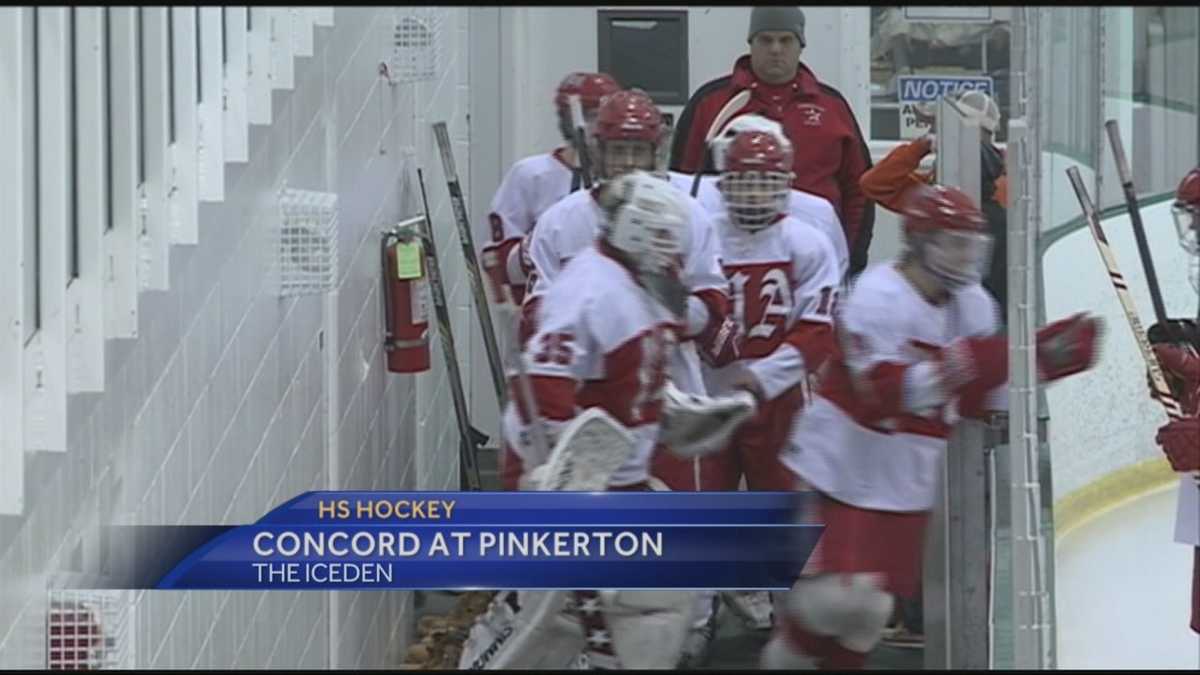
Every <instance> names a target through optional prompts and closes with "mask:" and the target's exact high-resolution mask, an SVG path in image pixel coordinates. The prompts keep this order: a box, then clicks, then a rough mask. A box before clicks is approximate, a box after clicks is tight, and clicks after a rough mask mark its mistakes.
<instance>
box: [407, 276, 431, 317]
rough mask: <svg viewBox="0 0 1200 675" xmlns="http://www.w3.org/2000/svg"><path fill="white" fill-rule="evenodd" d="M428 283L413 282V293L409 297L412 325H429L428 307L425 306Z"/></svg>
mask: <svg viewBox="0 0 1200 675" xmlns="http://www.w3.org/2000/svg"><path fill="white" fill-rule="evenodd" d="M427 287H428V283H427V282H426V281H425V279H420V280H419V281H415V282H413V288H412V290H413V292H412V295H411V296H409V297H410V302H411V303H412V306H411V312H412V322H413V323H429V307H428V306H427V305H426V304H425V291H426V290H427Z"/></svg>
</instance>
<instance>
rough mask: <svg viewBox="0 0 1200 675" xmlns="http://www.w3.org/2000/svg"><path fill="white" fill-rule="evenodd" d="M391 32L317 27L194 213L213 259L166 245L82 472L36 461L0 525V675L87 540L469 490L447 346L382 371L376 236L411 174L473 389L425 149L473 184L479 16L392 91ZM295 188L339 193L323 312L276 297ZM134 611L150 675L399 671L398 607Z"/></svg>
mask: <svg viewBox="0 0 1200 675" xmlns="http://www.w3.org/2000/svg"><path fill="white" fill-rule="evenodd" d="M394 11H397V10H393V9H391V8H386V9H385V8H351V9H341V8H337V9H336V10H335V11H334V22H333V26H332V27H317V28H315V29H314V30H315V32H314V51H313V55H312V56H311V57H297V58H296V60H295V62H294V72H295V78H294V80H295V81H294V85H295V88H294V89H292V90H278V89H277V90H276V91H275V92H274V94H273V95H272V104H273V105H272V107H273V110H272V124H270V125H268V126H253V127H252V128H251V130H250V136H249V139H250V143H249V148H250V152H249V161H248V162H246V163H244V164H243V163H238V164H228V165H227V166H226V171H225V181H226V182H225V195H224V196H225V199H224V200H223V201H218V202H205V203H203V204H201V205H200V207H199V233H198V234H199V243H198V244H196V245H194V246H173V247H172V249H171V253H170V255H171V261H170V263H171V264H170V266H169V269H170V276H171V278H170V287H169V290H166V291H145V292H143V293H141V295H140V298H139V312H138V316H139V324H140V325H139V327H138V335H139V337H138V338H137V339H136V340H127V341H126V340H109V341H108V342H107V344H106V362H105V382H106V384H107V387H106V389H105V391H104V392H103V393H102V394H95V395H79V396H74V397H72V399H71V401H70V411H69V415H68V419H67V420H66V421H65V424H66V425H67V427H68V439H69V448H68V452H66V453H65V454H62V455H55V456H49V455H45V454H34V455H30V456H29V466H28V470H27V472H26V481H27V482H26V484H27V486H29V488H28V490H27V492H28V493H30V497H29V499H27V501H26V510H25V513H24V515H23V516H20V517H13V518H7V517H6V518H3V519H0V578H3V579H4V580H5V581H4V583H2V584H0V668H11V667H29V668H41V667H44V666H45V659H46V654H45V627H44V626H45V617H46V610H47V600H46V593H45V588H46V586H47V583H48V581H49V579H50V576H51V575H52V574H55V573H57V572H58V571H60V570H63V569H66V568H67V567H68V566H70V565H71V564H72V560H71V558H72V557H74V555H73V554H74V552H75V549H76V547H77V545H78V543H79V542H80V541H81V538H82V541H84V542H85V544H86V542H88V541H90V537H92V536H94V533H95V531H96V528H95V527H94V525H95V524H97V523H137V524H212V523H220V524H235V523H245V522H251V521H253V520H255V519H257V518H258V517H260V516H261V515H262V514H263V513H264V512H265V511H266V510H268V509H270V508H272V507H274V506H276V505H278V504H279V503H280V502H282V501H284V500H285V499H288V498H290V497H292V496H294V495H296V494H299V493H301V492H304V491H306V490H311V489H321V488H326V487H330V486H331V485H333V486H336V487H338V488H344V489H375V490H380V489H456V488H457V484H458V456H457V431H456V428H455V425H454V416H453V414H452V412H451V410H452V408H451V407H450V406H451V399H450V395H449V389H448V384H447V382H446V377H445V369H444V367H443V365H442V361H441V354H440V353H439V352H437V351H436V349H437V346H438V345H437V343H436V341H435V342H434V344H433V347H434V349H435V352H434V355H433V356H434V358H433V364H434V365H433V368H432V369H431V371H430V372H428V373H427V374H422V375H417V376H401V375H394V374H389V373H387V372H386V370H385V368H384V357H383V352H382V350H381V335H382V327H381V318H380V317H381V312H382V308H381V305H380V303H381V299H380V296H379V236H378V233H379V231H380V230H381V228H382V227H383V226H384V225H386V224H389V223H394V222H396V221H397V220H399V219H401V218H403V217H407V216H411V215H415V214H417V213H418V212H420V210H421V205H420V199H419V192H418V191H417V189H416V187H415V184H411V182H412V181H414V180H415V175H414V168H415V167H416V166H421V167H422V168H423V169H424V171H425V174H426V182H427V186H426V187H427V190H428V194H429V198H430V206H431V210H432V211H433V212H434V225H435V228H436V231H437V237H438V245H439V252H440V253H441V258H442V264H443V270H442V271H443V274H444V276H445V279H446V281H447V289H446V291H447V295H448V297H449V298H450V302H451V304H452V307H453V309H452V312H453V315H454V319H453V321H454V329H455V333H456V335H455V337H456V338H457V340H458V345H459V351H460V353H459V358H460V367H461V368H462V369H463V371H464V373H470V372H471V368H470V364H471V356H472V355H471V354H470V353H469V350H470V343H471V341H470V339H469V336H470V333H469V331H470V330H471V329H472V326H473V323H474V319H473V314H472V312H471V310H470V294H469V292H468V286H467V284H466V283H465V281H464V278H463V274H464V270H463V266H462V264H461V261H459V260H458V259H459V258H461V254H460V253H459V247H458V241H457V235H456V234H455V233H454V229H453V226H452V225H453V224H452V220H451V211H450V209H449V206H448V203H447V202H448V199H447V194H446V189H445V183H444V180H443V178H442V171H441V169H440V163H439V162H438V161H437V154H436V148H435V145H434V143H433V142H432V132H431V130H430V127H429V125H430V124H432V123H433V122H434V121H439V120H446V121H447V122H448V123H449V124H450V130H451V136H452V138H453V139H454V140H455V153H456V158H457V160H458V163H459V166H460V171H462V173H463V180H464V182H465V181H467V180H468V177H467V173H466V171H465V167H467V166H469V156H468V150H469V146H468V143H467V138H468V134H467V130H466V124H467V115H466V111H467V103H468V101H469V98H468V97H469V90H468V88H467V82H468V79H467V73H466V69H467V64H468V62H469V59H468V54H469V52H468V50H469V46H470V41H469V39H467V31H468V29H467V10H466V9H449V8H447V9H441V10H439V11H440V14H441V17H442V28H443V34H442V39H443V40H444V49H443V50H442V55H443V59H442V63H441V65H440V67H439V69H438V72H437V77H436V79H435V80H433V81H429V82H420V83H415V84H413V83H407V84H398V85H395V86H389V85H387V84H386V83H384V82H383V81H382V80H381V79H380V77H379V76H378V73H377V67H378V64H379V62H380V61H383V60H385V59H386V58H387V57H388V56H389V55H390V53H391V34H392V28H393V26H392V21H393V16H394ZM398 11H404V10H403V9H401V10H398ZM285 186H286V187H289V188H296V189H304V190H328V191H336V192H337V194H338V198H339V202H338V203H339V228H340V230H339V235H338V237H339V239H338V254H339V260H338V265H339V277H338V284H337V291H336V293H334V294H331V295H330V297H329V298H324V297H302V298H289V299H282V298H280V297H278V296H277V295H276V293H275V292H274V288H273V285H272V270H271V266H272V263H273V261H274V257H275V255H276V254H275V252H274V250H273V249H272V238H271V232H272V228H273V227H276V226H277V222H278V217H277V206H276V199H275V198H276V194H277V193H278V191H279V190H280V189H281V188H283V187H285ZM327 327H328V329H327ZM334 352H336V353H334ZM327 362H328V363H332V364H334V366H333V367H332V369H330V371H329V372H328V373H327ZM468 386H469V381H468ZM331 405H332V406H333V409H332V410H330V406H331ZM330 451H332V452H333V456H332V457H331V456H329V452H330ZM331 470H332V471H331ZM85 557H86V556H85ZM87 564H89V563H88V561H86V560H85V562H84V565H85V566H86V565H87ZM130 595H131V597H132V598H133V599H135V600H136V603H135V605H134V610H133V617H134V619H133V620H134V628H135V631H134V637H135V640H134V642H135V645H136V660H135V662H134V664H135V665H136V666H138V667H142V668H160V667H161V668H167V667H170V668H189V667H217V668H228V667H262V666H269V667H273V668H322V667H326V666H328V665H330V664H331V663H332V664H333V665H337V666H343V667H372V666H374V667H379V666H386V665H389V664H394V663H396V662H398V661H399V660H400V658H401V655H402V654H403V648H404V646H405V644H404V643H405V641H406V639H407V633H408V629H409V628H410V626H411V620H410V619H409V617H410V615H411V594H408V593H400V592H369V593H357V592H341V593H322V592H303V593H301V592H297V593H285V592H271V593H262V592H259V593H250V592H237V593H231V592H158V591H143V592H136V593H131V594H130ZM389 659H390V660H389Z"/></svg>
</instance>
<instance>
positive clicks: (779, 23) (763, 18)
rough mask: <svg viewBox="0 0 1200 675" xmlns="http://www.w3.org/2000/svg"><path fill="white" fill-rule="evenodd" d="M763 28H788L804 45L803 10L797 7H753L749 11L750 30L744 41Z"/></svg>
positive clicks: (801, 44)
mask: <svg viewBox="0 0 1200 675" xmlns="http://www.w3.org/2000/svg"><path fill="white" fill-rule="evenodd" d="M764 30H790V31H792V32H793V33H795V34H796V38H797V39H799V40H800V46H801V47H804V46H805V42H804V12H802V11H800V8H799V7H780V6H778V5H776V6H771V7H755V8H754V10H753V11H752V12H750V32H749V33H748V34H747V35H746V41H747V42H749V41H751V40H753V39H754V35H755V34H756V33H758V32H760V31H764Z"/></svg>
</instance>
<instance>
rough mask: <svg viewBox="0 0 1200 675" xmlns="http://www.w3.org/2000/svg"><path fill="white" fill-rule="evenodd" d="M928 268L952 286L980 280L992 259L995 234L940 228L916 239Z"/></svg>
mask: <svg viewBox="0 0 1200 675" xmlns="http://www.w3.org/2000/svg"><path fill="white" fill-rule="evenodd" d="M912 245H913V247H914V250H915V251H916V252H917V257H918V259H919V260H920V261H921V264H922V265H924V267H925V269H926V270H928V271H929V272H930V273H931V274H933V275H934V276H935V277H937V278H938V279H939V280H941V282H942V283H943V284H945V285H946V287H947V288H949V289H955V288H961V287H963V286H966V285H969V284H974V283H979V282H980V281H981V280H982V279H983V276H984V275H985V274H987V272H988V268H989V267H990V266H991V262H992V237H991V235H988V234H984V233H982V232H959V231H954V230H938V231H937V232H933V233H930V234H926V235H918V238H917V240H916V241H915V242H913V244H912Z"/></svg>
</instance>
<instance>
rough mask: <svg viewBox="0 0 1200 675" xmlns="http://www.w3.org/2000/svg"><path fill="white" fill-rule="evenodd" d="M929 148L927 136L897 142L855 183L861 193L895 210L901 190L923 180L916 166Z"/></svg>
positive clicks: (931, 145) (930, 143)
mask: <svg viewBox="0 0 1200 675" xmlns="http://www.w3.org/2000/svg"><path fill="white" fill-rule="evenodd" d="M932 151H933V143H932V140H931V139H930V137H929V136H923V137H921V138H918V139H916V140H915V141H912V142H911V143H905V144H903V145H900V146H897V147H896V148H895V149H893V150H892V151H891V152H889V153H888V154H887V156H886V157H884V158H883V159H881V160H879V163H878V164H876V165H875V166H873V167H871V168H870V169H868V170H867V171H866V172H865V173H863V175H862V177H861V178H859V180H858V185H859V187H860V188H861V189H862V192H863V195H865V196H866V198H867V199H870V200H871V201H873V202H876V203H878V204H880V205H882V206H883V207H884V208H885V209H887V210H889V211H895V212H899V211H900V207H901V205H902V201H903V199H902V198H903V196H904V194H905V193H907V192H908V191H909V190H911V189H912V188H913V187H915V186H918V185H924V184H925V183H926V180H925V177H924V176H923V175H921V174H920V173H919V172H918V171H917V167H918V166H920V164H921V160H922V159H924V157H925V156H926V155H928V154H929V153H930V152H932Z"/></svg>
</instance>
